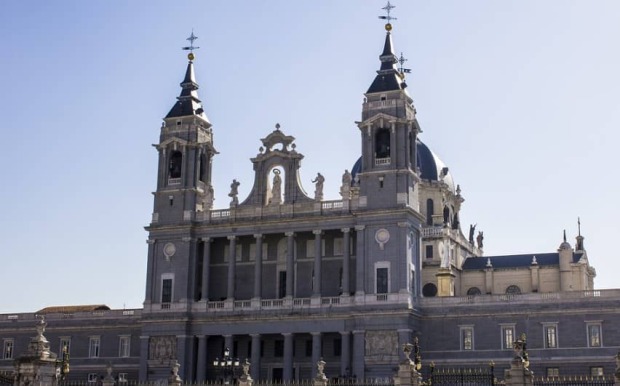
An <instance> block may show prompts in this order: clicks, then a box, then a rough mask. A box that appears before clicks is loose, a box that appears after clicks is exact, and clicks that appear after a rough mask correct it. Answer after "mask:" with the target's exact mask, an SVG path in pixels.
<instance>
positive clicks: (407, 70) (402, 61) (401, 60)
mask: <svg viewBox="0 0 620 386" xmlns="http://www.w3.org/2000/svg"><path fill="white" fill-rule="evenodd" d="M407 60H409V59H405V57H404V56H403V53H402V52H401V53H400V58H398V63H400V67H399V68H398V71H399V72H400V73H401V74H402V75H403V76H404V75H405V74H411V69H410V68H404V67H403V64H405V62H406V61H407Z"/></svg>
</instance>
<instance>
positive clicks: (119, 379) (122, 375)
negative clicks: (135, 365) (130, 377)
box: [118, 373, 127, 383]
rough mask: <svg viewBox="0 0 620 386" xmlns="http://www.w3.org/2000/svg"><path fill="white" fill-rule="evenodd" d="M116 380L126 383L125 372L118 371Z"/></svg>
mask: <svg viewBox="0 0 620 386" xmlns="http://www.w3.org/2000/svg"><path fill="white" fill-rule="evenodd" d="M118 382H119V383H127V373H118Z"/></svg>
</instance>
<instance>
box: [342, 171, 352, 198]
mask: <svg viewBox="0 0 620 386" xmlns="http://www.w3.org/2000/svg"><path fill="white" fill-rule="evenodd" d="M352 180H353V177H352V176H351V173H349V171H348V170H347V169H345V171H344V174H343V175H342V186H341V187H340V195H341V196H342V199H343V200H348V199H350V198H351V181H352Z"/></svg>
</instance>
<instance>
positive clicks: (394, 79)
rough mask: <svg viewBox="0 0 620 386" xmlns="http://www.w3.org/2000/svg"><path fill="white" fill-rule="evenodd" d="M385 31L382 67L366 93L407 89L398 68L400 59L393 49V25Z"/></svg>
mask: <svg viewBox="0 0 620 386" xmlns="http://www.w3.org/2000/svg"><path fill="white" fill-rule="evenodd" d="M385 29H386V31H387V33H386V35H385V44H384V45H383V52H382V53H381V56H379V60H380V61H381V67H380V69H379V71H377V76H376V77H375V80H374V81H373V82H372V84H371V85H370V87H369V88H368V91H366V93H367V94H368V93H376V92H385V91H396V90H404V88H405V87H406V86H405V84H404V82H403V78H402V75H401V74H400V72H399V71H398V69H397V68H396V63H398V57H397V56H396V55H395V54H394V50H393V48H392V34H391V32H390V31H391V30H392V25H391V24H389V23H388V24H386V25H385Z"/></svg>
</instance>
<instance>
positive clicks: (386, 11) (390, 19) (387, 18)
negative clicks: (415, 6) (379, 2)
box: [379, 0, 397, 23]
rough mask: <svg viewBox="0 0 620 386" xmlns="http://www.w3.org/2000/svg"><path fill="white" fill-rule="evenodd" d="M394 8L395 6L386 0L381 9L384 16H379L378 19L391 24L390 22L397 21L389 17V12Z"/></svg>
mask: <svg viewBox="0 0 620 386" xmlns="http://www.w3.org/2000/svg"><path fill="white" fill-rule="evenodd" d="M394 8H396V6H395V5H392V4H390V0H388V2H387V5H386V6H385V7H383V8H381V9H384V10H385V13H386V14H387V15H386V16H379V19H382V20H387V22H388V23H389V22H391V21H392V20H397V19H396V18H395V17H392V16H390V12H391V11H392V9H394Z"/></svg>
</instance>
